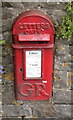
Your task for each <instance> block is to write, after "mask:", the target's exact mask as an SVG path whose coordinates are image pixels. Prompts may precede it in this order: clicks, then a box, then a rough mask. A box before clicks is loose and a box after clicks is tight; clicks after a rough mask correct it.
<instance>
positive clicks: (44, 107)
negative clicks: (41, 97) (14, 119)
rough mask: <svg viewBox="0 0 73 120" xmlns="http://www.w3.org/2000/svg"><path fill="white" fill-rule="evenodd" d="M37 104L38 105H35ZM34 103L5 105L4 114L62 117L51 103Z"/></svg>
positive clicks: (31, 116)
mask: <svg viewBox="0 0 73 120" xmlns="http://www.w3.org/2000/svg"><path fill="white" fill-rule="evenodd" d="M35 105H36V106H35ZM35 105H34V104H33V105H31V104H30V105H27V104H26V105H20V106H15V105H8V106H7V105H3V116H24V117H28V118H29V117H30V118H35V117H45V118H46V117H53V118H54V117H55V118H56V117H60V115H59V114H57V112H56V111H55V110H54V108H53V106H52V105H51V104H49V103H48V104H47V102H46V103H45V104H39V105H38V104H37V103H36V104H35Z"/></svg>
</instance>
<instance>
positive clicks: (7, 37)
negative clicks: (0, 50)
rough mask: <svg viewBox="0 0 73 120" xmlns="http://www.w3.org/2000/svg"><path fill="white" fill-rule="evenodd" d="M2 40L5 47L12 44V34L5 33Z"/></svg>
mask: <svg viewBox="0 0 73 120" xmlns="http://www.w3.org/2000/svg"><path fill="white" fill-rule="evenodd" d="M3 39H4V40H5V45H11V44H12V34H11V31H7V32H4V33H3Z"/></svg>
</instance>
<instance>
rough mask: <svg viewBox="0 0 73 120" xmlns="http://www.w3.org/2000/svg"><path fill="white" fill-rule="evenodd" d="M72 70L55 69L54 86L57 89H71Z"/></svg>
mask: <svg viewBox="0 0 73 120" xmlns="http://www.w3.org/2000/svg"><path fill="white" fill-rule="evenodd" d="M71 74H72V72H71V71H59V70H54V76H53V77H54V80H53V87H54V88H57V89H65V88H66V89H71V84H72V80H71Z"/></svg>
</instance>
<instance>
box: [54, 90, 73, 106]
mask: <svg viewBox="0 0 73 120" xmlns="http://www.w3.org/2000/svg"><path fill="white" fill-rule="evenodd" d="M72 93H73V90H66V89H61V90H59V89H53V103H54V104H72V103H73V101H72V99H73V96H72Z"/></svg>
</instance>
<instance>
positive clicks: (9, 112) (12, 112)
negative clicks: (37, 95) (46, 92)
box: [2, 105, 32, 117]
mask: <svg viewBox="0 0 73 120" xmlns="http://www.w3.org/2000/svg"><path fill="white" fill-rule="evenodd" d="M2 109H3V116H4V117H5V116H25V117H27V116H28V117H31V116H32V110H31V108H29V107H28V106H27V105H26V106H16V105H3V106H2Z"/></svg>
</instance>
